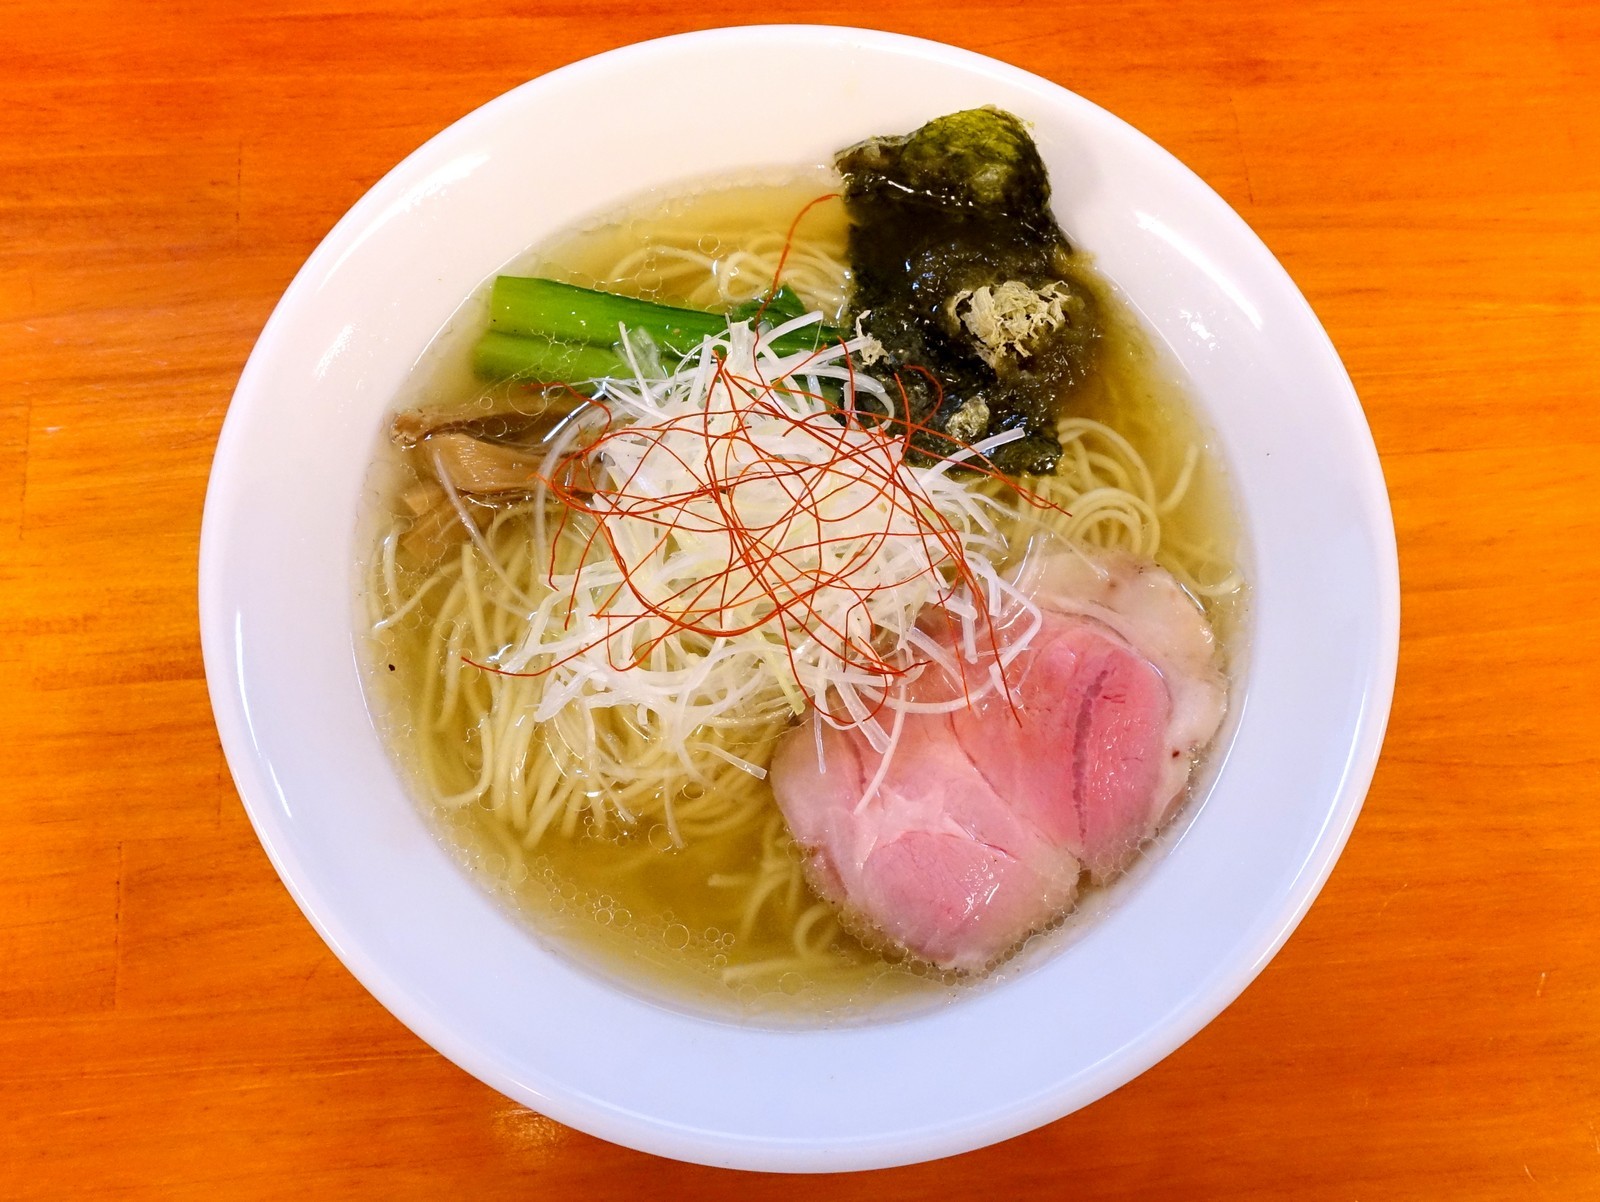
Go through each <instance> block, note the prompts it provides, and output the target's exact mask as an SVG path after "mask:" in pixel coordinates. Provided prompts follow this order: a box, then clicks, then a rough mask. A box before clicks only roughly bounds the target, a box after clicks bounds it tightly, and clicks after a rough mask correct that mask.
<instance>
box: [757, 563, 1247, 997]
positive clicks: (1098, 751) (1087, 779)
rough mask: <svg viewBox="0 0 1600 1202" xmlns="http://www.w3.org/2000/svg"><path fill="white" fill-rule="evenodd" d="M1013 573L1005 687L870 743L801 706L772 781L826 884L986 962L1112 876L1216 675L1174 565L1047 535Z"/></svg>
mask: <svg viewBox="0 0 1600 1202" xmlns="http://www.w3.org/2000/svg"><path fill="white" fill-rule="evenodd" d="M1020 583H1022V584H1023V586H1024V588H1026V589H1028V590H1030V592H1031V595H1032V596H1033V597H1034V601H1035V603H1036V604H1038V605H1039V606H1040V608H1041V610H1042V615H1043V624H1042V625H1041V627H1040V629H1039V631H1038V632H1037V634H1036V635H1035V636H1034V639H1033V642H1032V643H1031V645H1030V646H1029V647H1028V649H1027V650H1026V651H1025V652H1024V653H1023V654H1022V655H1020V656H1019V657H1018V658H1017V660H1016V661H1014V663H1013V664H1012V666H1011V669H1010V672H1009V673H1008V675H1009V678H1010V681H1011V685H1012V701H1013V703H1014V704H1009V705H1008V704H1007V703H1006V701H1005V700H1004V699H1003V698H999V697H991V698H989V699H987V700H985V701H983V702H980V703H979V704H978V705H977V706H975V707H972V708H970V709H965V710H961V711H958V712H957V713H955V714H908V715H906V716H905V718H904V719H903V721H902V726H901V732H900V738H899V742H898V744H897V745H896V747H895V749H894V751H893V753H892V756H891V760H890V763H889V766H888V768H887V770H886V771H885V772H884V775H883V779H882V781H881V783H880V784H879V787H878V789H877V791H876V793H874V794H873V796H871V797H870V798H868V799H867V800H866V801H865V802H864V803H863V802H862V798H863V797H864V796H865V795H866V793H867V791H868V788H869V787H870V784H871V782H872V780H873V778H874V777H875V776H876V775H877V774H878V772H879V769H880V766H881V765H882V757H880V756H879V755H878V754H877V753H876V752H874V751H873V750H872V748H871V747H870V745H869V744H868V743H867V741H866V739H865V737H864V736H862V735H861V734H859V733H858V732H856V731H853V730H852V731H837V730H834V729H833V728H832V727H829V726H826V725H824V726H823V727H822V733H821V748H822V750H821V761H820V764H819V758H818V750H817V733H816V730H815V728H814V727H813V726H812V724H810V723H807V724H805V725H804V726H802V727H801V728H800V729H798V730H796V731H795V732H793V733H792V734H791V735H789V736H788V737H787V738H786V739H785V740H784V742H783V743H782V744H781V745H780V747H779V748H778V751H777V753H776V755H775V756H774V758H773V763H772V776H771V780H772V786H773V791H774V793H775V795H776V797H777V799H778V804H779V806H780V807H781V808H782V810H783V812H784V815H785V817H786V818H787V820H788V822H789V827H790V830H791V831H792V832H793V834H794V837H795V839H796V840H797V841H798V842H799V843H800V844H801V845H802V846H803V847H804V848H806V849H807V852H808V865H809V868H810V872H811V877H812V881H813V883H814V884H815V885H816V887H817V888H818V890H819V891H820V892H821V893H822V894H823V895H824V896H826V897H827V898H829V899H830V900H831V901H833V902H834V903H835V904H836V905H838V906H839V907H840V908H841V909H842V910H843V911H845V913H846V914H847V915H848V916H849V917H850V918H851V919H852V920H853V921H854V923H855V924H856V925H857V926H858V927H859V926H867V927H870V928H873V929H874V930H876V931H877V932H879V933H881V934H882V935H883V936H884V937H886V938H887V939H889V940H890V941H892V942H894V943H897V944H899V945H900V946H902V947H904V948H906V949H907V950H908V951H910V952H911V953H913V954H914V955H916V956H919V957H921V958H922V959H925V960H928V961H930V962H931V963H934V964H936V965H939V966H941V967H944V968H956V969H963V970H971V971H976V970H981V969H983V968H985V967H986V966H988V965H989V964H991V963H993V962H995V961H996V960H997V959H998V958H1000V957H1001V956H1003V955H1004V954H1005V953H1006V952H1007V951H1009V950H1010V949H1011V948H1012V947H1014V946H1015V945H1016V944H1017V943H1018V942H1019V941H1020V940H1021V939H1023V938H1024V937H1025V936H1026V935H1028V934H1029V933H1030V932H1032V931H1035V930H1037V929H1039V928H1040V927H1042V926H1044V925H1045V924H1046V923H1048V922H1049V921H1050V920H1051V919H1052V918H1053V917H1054V916H1055V915H1057V914H1059V913H1061V912H1062V911H1064V910H1065V909H1066V908H1067V907H1069V906H1070V905H1071V904H1072V901H1073V898H1074V896H1075V893H1076V889H1077V882H1078V878H1079V876H1080V873H1081V871H1082V870H1083V869H1085V868H1087V869H1088V870H1089V873H1090V875H1091V877H1092V878H1093V879H1094V880H1096V881H1104V880H1107V879H1109V878H1110V877H1112V876H1114V875H1115V874H1116V873H1117V872H1119V871H1121V870H1122V868H1123V867H1125V866H1126V864H1127V863H1128V861H1129V860H1130V859H1132V858H1133V856H1134V855H1135V854H1136V853H1137V851H1138V849H1139V847H1140V845H1141V844H1142V843H1143V842H1144V841H1145V840H1146V839H1148V838H1149V837H1150V836H1151V835H1152V834H1154V833H1155V831H1156V830H1157V829H1158V828H1159V827H1160V825H1161V823H1162V822H1163V821H1164V820H1165V819H1166V817H1167V816H1168V814H1169V813H1170V811H1171V810H1172V809H1173V807H1174V803H1175V802H1176V801H1177V800H1178V799H1179V798H1180V797H1181V796H1182V795H1183V792H1184V789H1185V786H1186V785H1187V783H1188V777H1189V773H1190V769H1191V766H1192V764H1193V762H1194V757H1195V755H1196V754H1197V753H1198V752H1199V750H1200V749H1201V748H1203V747H1204V746H1205V744H1206V743H1207V742H1209V741H1210V739H1211V737H1212V735H1213V734H1214V733H1215V732H1216V728H1217V726H1218V725H1219V724H1220V722H1221V720H1222V715H1223V711H1224V707H1225V703H1226V692H1225V687H1224V682H1223V679H1222V677H1221V674H1220V673H1219V672H1218V670H1217V668H1216V664H1215V652H1214V647H1213V640H1212V635H1211V631H1210V628H1209V627H1208V626H1207V625H1206V622H1205V619H1204V617H1203V616H1202V615H1201V613H1200V611H1199V610H1198V609H1197V608H1196V607H1195V605H1194V603H1193V602H1192V601H1191V600H1190V599H1189V598H1188V597H1187V596H1186V595H1185V594H1184V593H1183V591H1182V590H1181V589H1180V588H1179V587H1178V585H1177V583H1176V582H1175V581H1174V580H1173V579H1172V577H1171V576H1170V575H1168V574H1167V573H1166V572H1164V571H1162V570H1161V569H1160V568H1158V567H1156V566H1154V565H1153V564H1148V563H1144V562H1141V561H1138V560H1135V559H1133V558H1131V557H1127V556H1121V555H1100V556H1096V557H1094V558H1093V559H1089V558H1086V557H1084V556H1082V555H1080V554H1078V553H1076V552H1072V551H1068V550H1061V551H1056V552H1052V553H1050V554H1048V555H1046V556H1044V557H1042V558H1041V559H1039V560H1037V561H1036V562H1034V563H1033V564H1032V565H1030V567H1029V569H1028V572H1027V576H1026V578H1025V579H1023V580H1022V581H1021V582H1020Z"/></svg>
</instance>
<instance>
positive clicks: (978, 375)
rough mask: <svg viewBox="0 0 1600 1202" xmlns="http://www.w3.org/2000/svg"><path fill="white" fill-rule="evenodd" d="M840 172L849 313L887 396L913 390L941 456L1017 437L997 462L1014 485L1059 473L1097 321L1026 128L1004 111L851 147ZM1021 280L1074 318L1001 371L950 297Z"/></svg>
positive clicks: (916, 408)
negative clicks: (1017, 478)
mask: <svg viewBox="0 0 1600 1202" xmlns="http://www.w3.org/2000/svg"><path fill="white" fill-rule="evenodd" d="M836 164H837V166H838V169H839V172H840V174H841V175H842V176H843V179H844V187H845V204H846V207H847V210H848V214H849V218H850V234H849V253H850V262H851V269H852V272H853V274H854V284H853V289H852V295H851V309H852V312H853V313H854V314H855V315H858V316H862V317H863V318H864V320H863V322H862V326H863V328H864V329H865V330H866V331H867V332H868V333H870V334H872V335H873V336H874V337H875V338H877V339H878V341H879V342H881V343H882V344H883V346H884V348H885V350H886V351H887V352H888V357H887V359H886V360H884V361H881V362H879V363H878V364H876V365H874V366H872V367H869V368H868V370H869V371H871V372H872V373H873V374H875V375H877V376H878V377H879V378H880V379H883V380H884V381H885V383H886V384H887V385H888V386H889V390H890V395H891V396H898V395H899V394H900V389H904V393H905V396H906V400H907V402H908V409H909V413H908V416H909V419H910V420H911V421H913V422H916V423H926V424H927V425H928V426H929V427H930V428H931V430H932V431H934V432H933V433H921V434H919V435H918V436H917V439H916V442H917V445H918V446H919V447H920V448H921V449H922V450H924V451H925V452H928V453H930V454H932V455H934V456H936V457H937V456H939V455H942V454H944V453H948V450H949V449H950V447H951V442H950V439H952V438H958V439H959V440H960V441H962V442H965V443H972V442H976V441H978V440H979V439H981V438H984V437H987V436H989V435H993V434H998V433H1001V432H1003V431H1007V430H1013V429H1018V428H1021V429H1022V430H1024V431H1026V437H1025V438H1023V439H1021V440H1019V441H1017V442H1014V443H1011V444H1010V445H1008V446H1005V447H1002V448H1000V449H999V450H997V451H996V452H995V453H994V455H993V456H992V457H991V461H992V463H993V465H994V466H995V467H996V468H998V469H1000V470H1001V471H1004V472H1006V473H1008V474H1011V475H1020V474H1024V473H1030V472H1048V471H1052V470H1054V468H1055V465H1056V462H1057V460H1058V459H1059V458H1060V456H1061V445H1060V442H1059V440H1058V438H1057V436H1056V420H1057V415H1058V414H1059V413H1060V411H1061V407H1062V405H1063V404H1064V403H1065V401H1066V400H1067V399H1068V398H1069V397H1070V395H1071V392H1072V390H1073V388H1074V387H1075V386H1076V385H1077V384H1078V383H1079V382H1081V381H1082V380H1083V379H1084V378H1085V377H1086V376H1087V375H1088V374H1089V373H1090V372H1091V371H1093V369H1094V361H1095V356H1096V354H1097V350H1098V346H1099V321H1098V314H1097V311H1096V304H1095V300H1094V296H1093V294H1092V293H1091V292H1090V290H1089V289H1088V288H1087V287H1086V286H1085V285H1084V284H1083V283H1082V282H1081V281H1080V280H1079V279H1077V278H1075V275H1074V265H1073V262H1072V246H1071V245H1070V243H1068V241H1067V237H1066V235H1065V234H1064V233H1062V231H1061V227H1060V226H1059V225H1057V224H1056V220H1055V217H1054V216H1053V215H1052V214H1051V212H1050V180H1049V177H1048V175H1047V174H1046V171H1045V166H1044V161H1043V159H1041V158H1040V156H1039V151H1038V148H1037V147H1036V146H1035V145H1034V143H1033V139H1032V137H1030V136H1029V134H1028V131H1027V130H1026V128H1024V126H1023V124H1022V122H1021V121H1019V120H1018V119H1017V118H1016V117H1014V116H1012V115H1011V114H1010V113H1006V112H1002V111H1000V110H999V109H995V108H981V109H971V110H968V111H966V112H960V113H953V114H951V115H949V116H946V117H940V118H938V119H937V120H934V121H930V122H928V124H926V125H924V126H922V127H921V128H920V129H918V130H916V131H914V132H913V133H910V134H907V135H904V136H902V137H882V138H872V139H869V140H868V141H866V142H862V143H860V144H859V145H856V146H852V147H850V148H849V149H847V150H844V151H841V152H840V153H839V155H838V156H837V159H836ZM1013 280H1014V281H1019V282H1021V283H1022V284H1025V285H1027V286H1028V287H1029V288H1030V289H1033V290H1035V291H1037V290H1039V289H1042V288H1045V287H1048V286H1049V285H1051V284H1056V285H1057V287H1056V289H1055V290H1054V291H1055V294H1056V295H1057V296H1059V297H1061V298H1062V300H1063V305H1062V307H1063V309H1064V310H1065V313H1066V317H1067V320H1066V321H1065V323H1064V324H1062V325H1060V326H1058V327H1056V328H1055V329H1053V330H1050V331H1047V332H1045V333H1043V334H1042V335H1040V336H1039V337H1038V338H1036V339H1035V340H1034V341H1033V342H1031V343H1030V344H1029V346H1028V347H1027V352H1026V353H1021V354H1006V355H1002V356H1000V357H998V359H997V361H996V362H994V363H993V364H991V363H990V362H987V361H985V358H984V356H983V354H982V353H981V351H982V350H983V349H984V348H983V347H982V345H981V344H980V343H979V342H978V340H977V339H976V338H975V337H974V336H973V334H972V333H971V332H970V331H969V330H968V329H967V328H966V327H965V326H964V325H963V323H962V322H961V321H960V320H959V319H958V318H957V317H956V315H955V311H954V305H953V298H955V297H956V296H957V295H958V294H959V293H961V292H963V291H975V290H977V289H979V288H982V287H985V286H989V287H996V286H998V285H1000V284H1002V283H1005V282H1006V281H1013ZM991 357H993V356H991ZM919 369H920V370H919ZM974 402H977V403H976V404H974ZM941 434H942V435H945V437H941Z"/></svg>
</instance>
